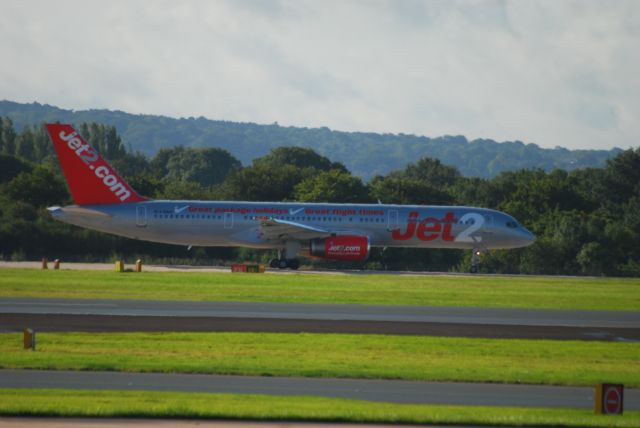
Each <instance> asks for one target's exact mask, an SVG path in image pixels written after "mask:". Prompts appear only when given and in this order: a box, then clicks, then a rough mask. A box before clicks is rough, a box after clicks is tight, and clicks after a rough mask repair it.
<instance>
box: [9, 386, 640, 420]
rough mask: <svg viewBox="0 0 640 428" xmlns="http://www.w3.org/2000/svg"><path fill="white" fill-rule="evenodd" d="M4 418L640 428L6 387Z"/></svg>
mask: <svg viewBox="0 0 640 428" xmlns="http://www.w3.org/2000/svg"><path fill="white" fill-rule="evenodd" d="M0 415H2V416H60V417H74V416H75V417H145V418H201V419H241V420H259V421H282V420H297V421H319V422H368V423H395V424H459V425H462V424H472V425H496V426H500V425H508V426H567V427H605V426H606V427H637V426H639V425H640V412H636V411H634V412H625V414H624V415H622V416H596V415H594V414H593V411H592V410H574V409H542V408H518V407H473V406H441V405H437V406H436V405H413V404H392V403H378V402H367V401H359V400H348V399H337V398H321V397H276V396H268V395H240V394H208V393H184V392H182V393H179V392H147V391H80V390H64V389H0Z"/></svg>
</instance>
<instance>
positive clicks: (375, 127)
mask: <svg viewBox="0 0 640 428" xmlns="http://www.w3.org/2000/svg"><path fill="white" fill-rule="evenodd" d="M638 12H640V3H639V2H635V1H617V2H599V1H536V2H524V1H523V2H502V1H460V2H453V1H409V0H403V1H393V0H388V1H383V0H380V1H373V0H369V1H365V0H363V1H339V0H334V1H322V2H320V1H312V0H309V1H293V0H292V1H280V2H277V1H273V2H267V1H260V0H254V1H217V2H210V1H195V0H194V1H181V2H172V1H163V2H161V1H139V0H138V1H132V0H120V1H111V2H97V1H59V2H47V1H21V2H10V3H8V4H5V5H4V6H3V13H2V14H1V15H0V40H2V41H1V42H0V55H1V57H2V58H3V66H2V67H1V68H0V98H6V99H12V100H17V101H39V102H46V103H50V104H55V105H59V106H61V107H65V108H74V109H84V108H110V109H120V110H125V111H131V112H135V113H151V114H165V115H169V116H205V117H209V118H214V119H225V120H240V121H252V122H259V123H271V122H274V121H278V122H279V123H280V124H287V125H296V126H328V127H331V128H334V129H341V130H360V131H375V132H404V133H415V134H421V135H428V136H438V135H442V134H462V135H466V136H467V137H469V138H494V139H497V140H506V139H520V140H523V141H525V142H535V143H537V144H539V145H541V146H544V147H553V146H556V145H562V146H566V147H570V148H609V147H613V146H620V147H624V148H626V147H629V146H637V145H638V144H640V143H639V142H638V136H640V125H639V123H638V120H637V118H638V117H639V116H640V101H639V100H640V79H638V78H637V76H638V75H640V56H639V55H637V53H636V51H637V50H638V46H640V43H639V42H640V24H638V22H639V21H638V20H637V16H638Z"/></svg>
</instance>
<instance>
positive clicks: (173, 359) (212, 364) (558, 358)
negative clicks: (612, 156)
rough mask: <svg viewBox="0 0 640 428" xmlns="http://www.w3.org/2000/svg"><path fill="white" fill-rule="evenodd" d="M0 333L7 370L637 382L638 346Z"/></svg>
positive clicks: (639, 376) (1, 359)
mask: <svg viewBox="0 0 640 428" xmlns="http://www.w3.org/2000/svg"><path fill="white" fill-rule="evenodd" d="M37 349H38V350H37V351H36V352H30V351H25V350H23V349H22V335H21V334H19V333H5V334H0V367H2V368H21V369H28V368H32V369H50V370H115V371H130V372H163V373H210V374H232V375H258V376H306V377H338V378H365V379H366V378H369V379H405V380H432V381H434V380H439V381H469V382H504V383H528V384H555V385H594V384H596V383H598V382H611V383H616V382H618V383H624V384H625V385H626V386H628V387H638V386H640V358H638V356H639V355H640V343H611V342H598V341H593V342H590V341H556V340H516V339H469V338H449V337H416V336H383V335H353V334H279V333H278V334H276V333H99V334H96V333H44V332H41V333H38V345H37Z"/></svg>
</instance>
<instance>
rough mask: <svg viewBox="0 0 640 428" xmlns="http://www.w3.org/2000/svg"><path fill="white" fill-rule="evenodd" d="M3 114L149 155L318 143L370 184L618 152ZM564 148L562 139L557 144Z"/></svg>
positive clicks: (23, 107)
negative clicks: (109, 134) (392, 177)
mask: <svg viewBox="0 0 640 428" xmlns="http://www.w3.org/2000/svg"><path fill="white" fill-rule="evenodd" d="M0 116H7V117H11V118H12V119H13V121H14V123H15V124H16V128H17V129H19V130H22V129H23V128H24V127H25V126H30V125H32V124H36V123H40V122H47V121H48V122H51V121H57V120H59V121H62V122H63V123H83V122H87V123H92V122H95V123H102V124H105V125H110V126H115V127H116V128H117V129H118V130H119V132H120V133H121V136H122V138H123V139H124V140H125V141H127V142H128V143H130V144H131V146H132V147H133V148H134V149H135V150H136V151H140V152H141V153H143V154H145V155H146V156H148V157H153V156H155V155H156V153H157V152H158V150H160V149H162V148H172V147H175V146H178V145H182V146H185V147H194V148H197V147H200V148H204V147H218V148H223V149H226V150H227V151H229V153H231V154H232V155H233V156H234V157H235V158H237V159H238V160H240V161H241V162H242V164H243V165H248V164H250V163H252V162H253V160H254V159H256V158H260V157H262V156H265V155H266V154H268V153H269V152H270V151H271V150H272V149H274V148H276V147H281V146H285V147H289V146H299V147H307V148H311V149H313V150H314V151H316V152H317V153H319V154H321V155H323V156H326V157H329V158H330V159H331V160H333V161H339V162H342V163H343V164H344V165H345V166H346V167H347V168H348V169H349V170H350V171H351V172H352V174H353V175H355V176H358V177H362V178H363V179H364V180H366V181H369V180H371V178H373V177H375V176H376V175H387V174H388V173H389V172H391V171H394V170H398V169H403V168H404V167H405V166H406V165H407V164H408V163H409V162H414V161H415V160H417V159H420V158H422V157H424V156H428V157H431V158H435V159H439V160H440V161H441V162H442V163H444V164H446V165H453V166H455V167H456V168H458V170H459V171H460V172H461V174H462V175H464V176H466V177H483V178H492V177H495V176H496V175H498V174H499V173H501V172H503V171H508V170H514V169H531V168H541V169H544V170H545V171H551V170H553V169H555V168H560V169H566V170H573V169H579V168H585V167H603V166H604V165H605V161H606V159H609V158H612V157H613V156H615V155H617V154H619V152H620V149H612V150H568V149H565V148H562V147H555V148H553V149H545V148H541V147H539V146H537V145H536V144H532V143H529V144H525V143H523V142H522V141H507V142H501V143H498V142H496V141H493V140H491V139H476V140H472V141H469V140H467V138H465V137H464V136H461V135H444V136H441V137H436V138H430V137H426V136H417V135H411V134H403V133H400V134H390V133H385V134H378V133H374V132H343V131H336V130H332V129H329V128H326V127H322V128H301V127H294V126H280V125H279V124H277V123H273V124H269V125H263V124H256V123H237V122H229V121H222V120H209V119H206V118H204V117H199V118H193V117H190V118H180V119H174V118H169V117H163V116H153V115H134V114H129V113H125V112H122V111H109V110H95V109H92V110H80V111H72V110H64V109H61V108H57V107H54V106H50V105H42V104H38V103H31V104H20V103H15V102H11V101H0ZM558 144H559V145H562V141H558Z"/></svg>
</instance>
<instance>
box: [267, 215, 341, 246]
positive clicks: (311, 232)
mask: <svg viewBox="0 0 640 428" xmlns="http://www.w3.org/2000/svg"><path fill="white" fill-rule="evenodd" d="M260 229H261V232H262V237H263V238H264V239H266V240H274V239H276V240H283V239H284V240H286V239H294V240H296V241H303V240H307V239H314V238H326V237H327V236H331V233H332V232H331V231H329V230H327V229H323V228H320V227H316V226H309V225H307V224H301V223H296V222H294V221H288V220H280V219H275V218H269V219H265V220H263V221H262V222H261V223H260Z"/></svg>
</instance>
